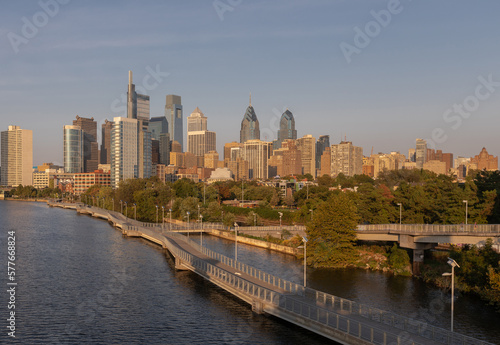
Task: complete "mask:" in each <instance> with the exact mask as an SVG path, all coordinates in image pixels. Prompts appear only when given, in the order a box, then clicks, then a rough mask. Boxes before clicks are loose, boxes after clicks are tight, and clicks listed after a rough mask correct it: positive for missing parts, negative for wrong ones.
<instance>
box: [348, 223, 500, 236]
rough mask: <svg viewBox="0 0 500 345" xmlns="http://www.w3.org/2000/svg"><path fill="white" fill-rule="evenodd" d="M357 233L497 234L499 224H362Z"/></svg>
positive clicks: (498, 232) (499, 228) (499, 227)
mask: <svg viewBox="0 0 500 345" xmlns="http://www.w3.org/2000/svg"><path fill="white" fill-rule="evenodd" d="M357 231H358V232H370V231H393V232H398V233H408V234H414V233H429V234H445V233H465V234H470V233H472V234H482V233H487V234H499V235H500V224H451V225H439V224H401V225H400V224H362V225H358V228H357Z"/></svg>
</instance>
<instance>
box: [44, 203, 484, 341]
mask: <svg viewBox="0 0 500 345" xmlns="http://www.w3.org/2000/svg"><path fill="white" fill-rule="evenodd" d="M49 205H50V206H57V207H63V208H64V205H62V204H61V203H57V204H52V203H50V202H49ZM76 211H77V212H78V213H81V214H88V215H91V216H94V217H98V218H102V219H106V220H107V221H108V222H110V223H111V224H112V225H113V226H115V227H117V228H119V229H121V231H122V233H123V234H124V235H127V236H132V237H141V238H144V239H147V240H149V241H151V242H154V243H157V244H158V245H160V246H162V248H164V249H165V250H167V251H168V253H170V255H171V256H172V257H173V258H174V260H175V267H176V269H180V270H191V271H193V272H195V273H196V274H198V275H200V276H202V277H204V278H205V279H206V280H208V281H210V282H212V283H213V284H215V285H217V286H219V287H221V288H222V289H224V290H226V291H228V292H229V293H231V294H233V295H234V296H236V297H238V298H240V299H242V300H243V301H245V302H247V303H248V304H250V305H251V306H252V310H253V311H254V312H256V313H265V314H269V315H274V316H276V317H279V318H281V319H283V320H286V321H289V322H291V323H293V324H296V325H299V326H301V327H303V328H306V329H308V330H310V331H312V332H315V333H318V334H320V335H322V336H324V337H326V338H328V339H331V340H334V341H336V342H339V343H341V344H383V345H388V344H414V345H416V344H430V345H432V344H464V345H468V344H475V345H486V344H489V343H487V342H484V341H481V340H477V339H474V338H471V337H467V336H464V335H460V334H458V333H455V332H453V333H452V332H450V331H448V330H445V329H442V328H438V327H434V326H432V325H430V324H427V323H425V322H423V321H419V320H416V319H410V318H406V317H404V316H400V315H396V314H394V313H390V312H386V311H383V310H379V309H376V308H372V307H370V306H368V305H364V304H359V303H356V302H353V301H350V300H346V299H343V298H340V297H337V296H333V295H329V294H326V293H323V292H321V291H317V290H314V289H310V288H305V287H304V286H302V285H299V284H296V283H293V282H290V281H287V280H284V279H281V278H279V277H276V276H273V275H270V274H268V273H266V272H264V271H261V270H258V269H256V268H253V267H251V266H249V265H246V264H244V263H242V262H240V261H236V260H234V259H232V258H229V257H226V256H224V255H221V254H219V253H216V252H214V251H211V250H209V249H208V248H205V247H203V246H201V245H200V244H198V243H197V242H195V241H193V240H190V239H188V237H187V236H184V235H182V234H180V233H176V232H173V231H169V230H167V229H165V227H163V226H162V225H161V224H150V223H142V222H138V221H135V220H132V219H130V218H126V217H125V216H124V215H122V214H120V213H119V212H114V211H109V210H105V209H101V208H97V207H89V206H84V205H82V204H78V205H77V206H76ZM185 230H186V231H189V230H190V229H185ZM196 230H198V229H196Z"/></svg>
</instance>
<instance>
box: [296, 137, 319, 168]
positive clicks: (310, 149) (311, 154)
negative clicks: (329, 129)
mask: <svg viewBox="0 0 500 345" xmlns="http://www.w3.org/2000/svg"><path fill="white" fill-rule="evenodd" d="M297 148H298V149H299V150H300V151H301V152H302V174H304V175H305V174H311V175H312V177H316V138H315V137H313V136H312V135H310V134H308V135H305V136H303V137H302V138H299V139H297Z"/></svg>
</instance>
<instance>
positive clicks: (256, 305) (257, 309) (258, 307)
mask: <svg viewBox="0 0 500 345" xmlns="http://www.w3.org/2000/svg"><path fill="white" fill-rule="evenodd" d="M252 311H253V312H254V313H256V314H262V313H264V305H263V304H262V302H259V301H256V300H253V301H252Z"/></svg>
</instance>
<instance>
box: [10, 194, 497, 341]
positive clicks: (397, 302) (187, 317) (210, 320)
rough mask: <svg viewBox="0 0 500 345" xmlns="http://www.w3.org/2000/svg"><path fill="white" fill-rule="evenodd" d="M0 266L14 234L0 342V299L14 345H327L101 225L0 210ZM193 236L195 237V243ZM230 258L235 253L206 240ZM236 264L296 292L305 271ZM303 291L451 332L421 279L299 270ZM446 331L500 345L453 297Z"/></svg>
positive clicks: (252, 258)
mask: <svg viewBox="0 0 500 345" xmlns="http://www.w3.org/2000/svg"><path fill="white" fill-rule="evenodd" d="M0 230H1V231H0V243H1V245H0V257H1V258H3V260H4V262H5V261H6V260H7V259H6V258H7V243H6V242H7V231H11V230H14V231H15V232H16V246H17V253H16V279H17V283H18V285H17V287H16V289H17V291H16V338H15V339H13V338H9V337H8V336H7V329H6V326H7V321H6V319H7V318H8V310H7V307H6V306H7V303H8V295H7V294H6V293H5V292H3V293H2V294H1V296H2V301H3V303H2V304H1V305H2V306H3V307H0V317H1V319H2V320H4V321H3V323H4V324H3V325H2V330H3V333H2V334H1V336H0V343H14V344H38V343H40V344H58V343H60V344H138V343H140V344H143V343H144V344H325V343H333V342H330V341H328V340H325V339H324V338H322V337H319V336H317V335H315V334H312V333H310V332H308V331H305V330H302V329H300V328H299V327H297V326H294V325H291V324H288V323H286V322H283V321H280V320H278V319H276V318H274V317H266V316H262V315H255V314H253V313H252V311H251V308H250V306H248V305H247V304H246V303H244V302H240V301H239V300H237V299H235V298H233V297H232V296H230V295H228V294H227V293H226V292H224V291H223V290H221V289H220V288H218V287H216V286H214V285H212V284H210V283H208V282H206V281H204V280H203V279H202V278H200V277H198V276H197V275H196V274H194V273H192V272H185V271H182V272H177V271H175V269H174V267H173V262H172V260H171V259H170V257H169V256H168V255H165V254H164V252H163V251H162V250H161V249H160V248H159V247H158V246H156V245H153V244H150V243H148V242H147V241H144V240H141V239H132V238H125V237H122V235H121V232H120V231H117V230H115V229H113V228H112V227H111V226H110V225H109V224H108V223H107V222H105V221H102V220H98V219H94V218H91V217H88V216H80V215H77V214H76V212H75V211H71V210H63V209H59V208H48V207H47V206H46V205H45V204H42V203H28V202H12V201H0ZM195 238H196V239H199V236H198V237H195ZM203 240H204V244H205V245H207V246H208V247H210V248H211V249H214V250H216V251H219V252H221V253H223V254H225V255H227V256H230V257H232V256H233V254H234V244H233V242H231V241H226V240H222V239H218V238H214V237H210V236H203ZM238 258H239V260H241V261H243V262H245V263H248V264H250V265H253V266H255V267H257V268H260V269H263V270H265V271H268V272H270V273H273V274H276V275H278V276H281V277H283V278H285V279H288V280H291V281H294V282H297V283H302V279H303V271H302V269H303V268H302V267H303V266H302V262H301V261H298V260H296V259H295V258H293V257H291V256H288V255H283V254H279V253H274V252H271V251H268V250H265V249H259V248H254V247H248V246H244V245H241V244H240V245H239V246H238ZM0 283H1V284H2V290H3V291H5V287H6V286H7V285H6V283H7V271H6V265H5V264H3V265H2V269H1V277H0ZM308 285H309V286H310V287H312V288H316V289H319V290H322V291H326V292H328V293H332V294H335V295H337V296H341V297H344V298H349V299H353V300H355V301H358V302H362V303H369V304H371V305H373V306H375V307H378V308H381V309H385V310H392V311H395V312H397V313H403V314H406V315H411V316H413V317H416V318H419V319H423V320H427V321H430V322H432V323H433V324H436V325H440V326H442V327H446V328H448V327H449V318H450V314H449V307H450V305H449V299H450V296H449V295H447V294H443V293H441V291H440V290H438V289H434V288H430V287H428V286H426V285H425V284H422V283H421V282H420V281H418V280H415V279H411V278H403V277H392V276H390V275H385V274H381V273H376V272H375V273H374V272H367V271H362V270H312V269H309V270H308ZM455 330H457V331H459V332H461V333H464V334H467V335H471V336H474V337H477V338H481V339H484V340H488V341H490V342H493V343H496V344H500V314H497V313H494V311H493V309H492V308H490V307H488V306H487V305H485V304H484V303H483V302H481V301H479V300H477V299H475V298H471V297H467V296H461V295H459V296H458V299H457V301H456V303H455Z"/></svg>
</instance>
